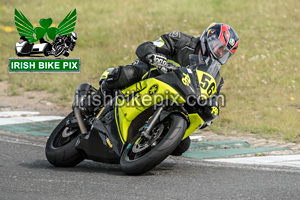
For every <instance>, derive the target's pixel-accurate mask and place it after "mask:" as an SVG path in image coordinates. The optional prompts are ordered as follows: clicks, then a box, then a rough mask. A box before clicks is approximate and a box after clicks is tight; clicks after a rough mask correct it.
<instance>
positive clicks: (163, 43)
mask: <svg viewBox="0 0 300 200" xmlns="http://www.w3.org/2000/svg"><path fill="white" fill-rule="evenodd" d="M199 49H200V41H199V38H195V37H193V36H190V35H186V34H184V33H181V32H179V31H174V32H171V33H169V34H164V35H162V36H161V37H160V38H159V39H158V40H156V41H154V42H145V43H143V44H141V45H139V46H138V48H137V50H136V55H137V56H138V58H139V59H137V60H136V61H134V62H133V63H132V64H130V65H127V66H119V67H118V68H116V69H115V70H113V71H112V72H111V73H110V74H109V75H108V79H107V80H106V81H105V83H104V84H103V86H104V89H107V90H115V89H122V88H126V87H128V86H130V85H132V84H134V83H136V82H138V81H140V80H141V78H142V77H143V75H144V74H145V73H146V72H148V71H149V70H150V67H151V66H150V65H149V64H148V63H147V60H146V56H147V55H149V54H153V53H161V54H164V55H165V56H166V57H167V58H168V59H170V60H172V61H174V62H176V63H178V64H179V65H180V66H182V67H186V66H187V65H189V55H190V54H195V53H196V54H197V53H198V51H199Z"/></svg>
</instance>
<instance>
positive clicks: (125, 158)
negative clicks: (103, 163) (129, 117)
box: [120, 114, 187, 175]
mask: <svg viewBox="0 0 300 200" xmlns="http://www.w3.org/2000/svg"><path fill="white" fill-rule="evenodd" d="M160 129H163V130H160ZM186 129H187V121H186V120H185V119H184V118H183V117H182V116H181V115H179V114H170V115H169V116H168V117H167V118H166V119H164V120H163V121H162V122H159V123H157V124H156V125H155V127H154V128H153V130H152V131H155V130H156V131H157V133H158V135H159V136H158V137H157V138H155V140H154V141H153V143H151V144H150V145H149V142H148V141H147V140H145V139H143V138H142V137H140V134H137V135H136V136H135V137H134V138H133V139H132V141H131V142H130V143H129V144H128V145H127V147H126V149H125V150H124V152H123V154H122V156H121V159H120V165H121V169H122V171H123V172H124V173H125V174H128V175H140V174H143V173H145V172H147V171H149V170H151V169H152V168H154V167H155V166H157V165H158V164H160V163H161V162H162V161H163V160H164V159H166V158H167V157H168V156H169V155H170V154H171V153H172V152H173V151H174V150H175V149H176V147H177V146H178V145H179V143H180V142H181V140H182V138H183V136H184V134H185V131H186ZM154 135H155V134H154ZM153 137H155V136H153Z"/></svg>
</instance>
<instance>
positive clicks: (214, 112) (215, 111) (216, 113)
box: [211, 106, 219, 115]
mask: <svg viewBox="0 0 300 200" xmlns="http://www.w3.org/2000/svg"><path fill="white" fill-rule="evenodd" d="M211 113H212V114H214V115H218V114H219V109H218V108H217V107H216V106H213V107H212V108H211Z"/></svg>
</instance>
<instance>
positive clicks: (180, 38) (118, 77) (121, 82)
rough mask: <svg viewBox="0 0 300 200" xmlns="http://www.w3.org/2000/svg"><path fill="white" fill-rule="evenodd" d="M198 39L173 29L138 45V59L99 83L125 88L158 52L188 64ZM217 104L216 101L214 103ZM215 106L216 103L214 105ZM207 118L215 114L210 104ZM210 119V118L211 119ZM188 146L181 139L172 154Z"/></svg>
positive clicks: (114, 71)
mask: <svg viewBox="0 0 300 200" xmlns="http://www.w3.org/2000/svg"><path fill="white" fill-rule="evenodd" d="M200 45H201V44H200V40H199V38H195V37H193V36H190V35H187V34H184V33H181V32H179V31H174V32H171V33H168V34H164V35H162V36H161V37H160V38H159V39H158V40H156V41H154V42H145V43H142V44H141V45H139V46H138V48H137V50H136V55H137V56H138V58H139V59H137V60H136V61H135V62H133V63H132V64H130V65H127V66H119V67H118V68H115V69H114V70H113V71H111V72H110V73H109V74H108V78H107V79H105V80H104V83H102V84H101V83H100V84H101V87H102V89H103V90H106V91H112V90H115V89H123V88H126V87H128V86H130V85H132V84H134V83H136V82H138V81H140V80H141V78H142V77H143V75H144V74H145V73H146V72H148V71H149V70H150V67H151V66H150V65H149V64H148V62H147V59H146V57H147V55H150V54H154V53H160V54H164V55H165V56H166V57H167V59H169V60H171V61H173V62H175V64H176V63H177V64H178V65H180V66H181V67H186V66H188V65H189V55H190V54H198V52H199V49H200ZM216 104H217V103H216ZM214 106H217V105H214ZM205 107H206V108H204V111H205V112H207V116H208V118H211V119H215V118H216V117H217V116H213V114H211V111H212V110H211V107H212V106H205ZM211 119H210V120H211ZM189 146H190V138H189V137H188V138H186V139H185V140H183V141H182V142H181V143H180V145H179V146H178V147H177V149H176V150H175V151H174V152H173V153H172V155H181V154H182V153H183V152H185V151H186V150H187V149H188V148H189Z"/></svg>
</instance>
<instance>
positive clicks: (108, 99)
mask: <svg viewBox="0 0 300 200" xmlns="http://www.w3.org/2000/svg"><path fill="white" fill-rule="evenodd" d="M114 98H117V99H118V100H117V101H113V99H114ZM181 98H182V97H181V96H180V95H179V94H170V92H169V91H168V90H166V91H165V92H164V93H163V94H159V93H156V94H155V95H149V94H143V95H134V96H132V95H129V96H127V97H125V96H124V95H123V94H120V93H119V92H116V93H115V95H109V94H108V95H106V94H104V95H98V94H97V95H95V94H94V95H89V96H85V95H84V96H81V95H78V94H76V95H75V98H74V102H73V103H74V106H79V107H99V106H102V105H112V104H116V105H118V106H121V107H122V106H126V107H149V106H152V105H156V106H158V107H159V106H161V105H162V104H164V105H166V106H175V105H176V106H178V105H179V104H178V103H177V102H179V99H181ZM216 102H217V103H216ZM185 104H187V105H188V106H195V105H199V106H211V105H218V106H220V107H225V106H226V96H225V95H224V94H222V93H221V94H219V95H213V96H211V97H210V98H206V97H205V96H201V95H200V96H195V95H190V96H188V97H187V98H186V99H185Z"/></svg>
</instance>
